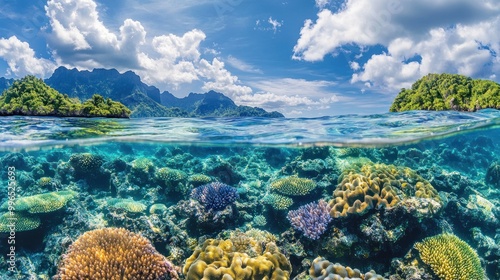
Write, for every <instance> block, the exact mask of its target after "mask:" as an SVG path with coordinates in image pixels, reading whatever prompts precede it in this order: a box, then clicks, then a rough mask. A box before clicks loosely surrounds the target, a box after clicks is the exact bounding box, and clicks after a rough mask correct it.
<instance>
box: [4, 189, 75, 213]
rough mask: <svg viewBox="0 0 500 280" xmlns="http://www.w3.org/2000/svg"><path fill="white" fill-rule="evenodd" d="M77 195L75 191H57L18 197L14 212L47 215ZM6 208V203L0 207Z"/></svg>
mask: <svg viewBox="0 0 500 280" xmlns="http://www.w3.org/2000/svg"><path fill="white" fill-rule="evenodd" d="M76 195H78V193H77V192H75V191H71V190H68V191H58V192H49V193H42V194H36V195H31V196H25V197H20V198H18V199H16V200H15V203H14V205H13V207H14V209H15V211H18V212H20V211H26V212H28V213H31V214H37V213H48V212H53V211H56V210H59V209H61V208H63V207H64V206H65V205H66V203H67V202H68V201H70V200H71V199H73V198H74V197H75V196H76ZM0 208H2V209H7V208H8V202H5V203H3V204H2V206H1V207H0Z"/></svg>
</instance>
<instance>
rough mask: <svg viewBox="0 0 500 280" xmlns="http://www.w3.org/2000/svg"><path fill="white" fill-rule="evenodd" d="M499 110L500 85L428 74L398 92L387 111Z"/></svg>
mask: <svg viewBox="0 0 500 280" xmlns="http://www.w3.org/2000/svg"><path fill="white" fill-rule="evenodd" d="M486 108H492V109H500V84H498V83H496V82H494V81H490V80H481V79H472V78H470V77H467V76H463V75H458V74H428V75H426V76H424V77H422V78H421V79H419V80H418V81H416V82H415V83H414V84H413V85H412V86H411V89H405V88H403V89H401V91H400V92H399V94H398V95H397V96H396V98H395V99H394V102H393V103H392V105H391V107H390V111H391V112H402V111H409V110H432V111H441V110H455V111H468V112H473V111H477V110H481V109H486Z"/></svg>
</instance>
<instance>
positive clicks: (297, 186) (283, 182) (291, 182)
mask: <svg viewBox="0 0 500 280" xmlns="http://www.w3.org/2000/svg"><path fill="white" fill-rule="evenodd" d="M269 188H270V189H271V190H273V191H277V192H280V193H282V194H285V195H294V196H301V195H306V194H308V193H310V192H311V191H312V190H314V189H315V188H316V183H315V182H314V181H313V180H311V179H306V178H299V177H296V176H290V177H285V178H281V179H278V180H276V181H273V182H272V183H271V184H270V185H269Z"/></svg>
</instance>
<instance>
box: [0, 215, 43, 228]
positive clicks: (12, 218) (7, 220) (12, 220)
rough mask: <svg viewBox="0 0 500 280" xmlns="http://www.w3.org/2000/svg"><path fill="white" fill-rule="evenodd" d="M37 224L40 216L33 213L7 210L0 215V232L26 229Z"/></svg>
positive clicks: (38, 224)
mask: <svg viewBox="0 0 500 280" xmlns="http://www.w3.org/2000/svg"><path fill="white" fill-rule="evenodd" d="M39 226H40V218H39V217H38V216H35V215H29V214H26V213H18V212H7V213H4V214H3V215H2V216H0V233H5V232H19V231H28V230H33V229H36V228H38V227H39Z"/></svg>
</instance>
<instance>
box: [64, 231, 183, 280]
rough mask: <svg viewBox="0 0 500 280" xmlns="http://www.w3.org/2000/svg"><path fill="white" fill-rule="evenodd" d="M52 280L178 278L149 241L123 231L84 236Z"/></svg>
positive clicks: (86, 234)
mask: <svg viewBox="0 0 500 280" xmlns="http://www.w3.org/2000/svg"><path fill="white" fill-rule="evenodd" d="M55 279H60V280H69V279H144V280H146V279H179V276H178V275H177V272H176V271H175V269H174V266H173V265H172V264H171V263H170V262H169V261H168V260H167V259H166V258H165V257H164V256H162V255H160V254H159V253H158V252H157V251H156V249H155V248H154V247H153V246H152V245H151V243H150V242H149V240H147V239H146V238H144V237H142V236H141V235H139V234H136V233H133V232H130V231H128V230H126V229H123V228H103V229H96V230H92V231H89V232H86V233H84V234H83V235H82V236H80V237H79V238H78V239H77V240H76V241H75V242H74V243H73V244H72V245H71V246H70V248H69V250H68V252H67V254H65V255H64V256H63V259H62V261H61V263H60V264H59V271H58V274H57V275H56V277H55Z"/></svg>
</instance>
